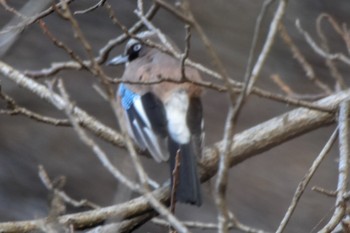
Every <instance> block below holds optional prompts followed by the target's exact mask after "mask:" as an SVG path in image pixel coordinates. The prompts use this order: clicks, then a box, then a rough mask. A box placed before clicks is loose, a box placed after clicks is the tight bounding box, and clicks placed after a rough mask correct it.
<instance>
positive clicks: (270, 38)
mask: <svg viewBox="0 0 350 233" xmlns="http://www.w3.org/2000/svg"><path fill="white" fill-rule="evenodd" d="M286 6H287V1H286V0H280V1H279V4H278V6H277V9H276V11H275V14H274V17H273V19H272V21H271V23H270V28H269V32H268V34H267V37H266V40H265V43H264V46H263V48H262V50H261V52H260V54H259V56H258V59H257V61H256V63H255V65H254V67H253V70H252V74H251V77H250V80H249V86H248V89H247V93H250V92H251V90H252V87H253V86H254V84H255V82H256V80H257V79H258V76H259V74H260V71H261V69H262V67H263V65H264V64H265V61H266V58H267V55H268V54H269V52H270V50H271V47H272V45H273V42H274V40H275V37H276V32H277V28H278V25H279V23H280V22H281V20H282V17H283V15H284V12H285V9H286Z"/></svg>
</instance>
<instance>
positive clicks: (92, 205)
mask: <svg viewBox="0 0 350 233" xmlns="http://www.w3.org/2000/svg"><path fill="white" fill-rule="evenodd" d="M38 168H39V177H40V179H41V181H42V182H43V184H44V185H45V187H46V188H47V189H48V190H50V191H52V192H55V193H56V194H57V195H59V196H60V197H61V198H62V200H64V201H65V202H66V203H68V204H70V205H72V206H74V207H83V206H85V207H89V208H92V209H97V208H100V206H98V205H96V204H95V203H92V202H90V201H88V200H85V199H84V200H80V201H77V200H75V199H73V198H71V197H70V196H68V195H67V194H66V193H65V192H64V191H62V190H60V189H56V188H55V187H54V185H53V184H52V181H51V180H50V178H49V176H48V174H47V172H46V171H45V169H44V167H43V166H42V165H39V167H38Z"/></svg>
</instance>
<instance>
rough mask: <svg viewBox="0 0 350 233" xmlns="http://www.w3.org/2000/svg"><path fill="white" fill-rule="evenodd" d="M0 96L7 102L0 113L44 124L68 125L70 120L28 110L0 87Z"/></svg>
mask: <svg viewBox="0 0 350 233" xmlns="http://www.w3.org/2000/svg"><path fill="white" fill-rule="evenodd" d="M0 98H1V99H3V100H5V101H6V103H7V109H8V110H3V109H1V110H0V114H8V115H22V116H25V117H28V118H30V119H33V120H35V121H38V122H42V123H45V124H50V125H54V126H70V125H71V124H70V122H69V120H67V119H57V118H53V117H49V116H44V115H41V114H39V113H36V112H33V111H30V110H29V109H27V108H24V107H21V106H19V105H18V104H17V103H16V101H15V100H14V99H12V98H11V97H10V96H9V95H6V94H5V93H4V92H2V91H1V87H0Z"/></svg>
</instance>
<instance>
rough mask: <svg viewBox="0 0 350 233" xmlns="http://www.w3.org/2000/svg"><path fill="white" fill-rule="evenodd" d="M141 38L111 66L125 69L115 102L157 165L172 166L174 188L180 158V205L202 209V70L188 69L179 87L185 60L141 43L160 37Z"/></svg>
mask: <svg viewBox="0 0 350 233" xmlns="http://www.w3.org/2000/svg"><path fill="white" fill-rule="evenodd" d="M137 38H138V39H135V38H131V39H129V41H128V42H127V44H126V46H125V50H124V53H123V54H121V55H119V56H116V57H114V58H112V59H111V60H109V61H108V62H107V65H120V64H124V65H125V68H124V73H123V75H122V77H121V84H119V87H118V91H117V93H116V97H117V100H118V102H119V104H120V109H122V112H123V118H124V120H125V121H126V126H127V132H128V134H129V136H130V138H132V139H133V141H134V142H135V144H136V145H137V146H138V147H139V148H140V149H141V150H145V151H146V150H147V151H148V152H149V153H150V154H151V156H152V157H153V158H154V160H155V161H157V162H167V161H168V162H169V165H170V178H171V186H170V187H172V186H173V182H174V181H173V180H174V178H173V175H172V172H173V170H174V168H175V165H176V155H177V153H179V157H180V159H179V160H180V166H179V169H178V170H179V171H178V179H177V182H176V184H177V186H176V189H175V190H176V192H175V194H176V196H175V198H176V201H177V202H180V203H187V204H191V205H196V206H200V205H201V204H202V194H201V188H200V180H199V175H198V169H197V160H198V159H199V158H200V157H201V155H202V149H203V141H204V119H203V107H202V102H201V96H202V92H203V90H202V88H201V87H199V86H198V85H195V84H194V83H193V82H199V81H201V80H202V78H201V76H200V74H199V72H198V70H196V69H194V68H192V67H189V66H185V67H184V73H185V78H186V80H187V82H179V81H180V80H183V77H182V76H183V72H182V71H181V68H182V65H181V64H182V63H181V61H180V60H179V59H176V58H174V57H172V56H170V55H168V54H166V53H164V52H162V51H160V50H159V49H157V48H154V47H150V46H148V45H146V44H145V43H144V42H143V41H147V40H149V41H152V42H154V43H158V44H159V43H161V40H160V39H159V37H158V34H157V33H155V32H152V31H143V32H140V33H138V34H137ZM161 79H166V80H168V81H162V82H161V81H160V80H161ZM169 80H171V81H169ZM123 82H124V83H123ZM141 82H150V83H151V84H142V83H141ZM152 82H153V84H152ZM132 83H137V84H132Z"/></svg>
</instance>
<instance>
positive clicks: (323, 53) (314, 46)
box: [295, 20, 350, 65]
mask: <svg viewBox="0 0 350 233" xmlns="http://www.w3.org/2000/svg"><path fill="white" fill-rule="evenodd" d="M295 25H296V27H297V29H298V30H299V32H300V33H301V34H302V35H303V36H304V38H305V40H306V42H307V43H308V44H309V45H310V47H311V48H312V49H313V50H314V51H315V52H316V53H317V54H318V55H320V56H321V57H323V58H327V59H330V60H339V61H342V62H343V63H345V64H347V65H350V58H348V57H347V56H345V55H344V54H342V53H333V54H331V53H328V52H327V51H324V50H323V49H322V48H320V47H319V46H318V45H317V44H316V42H315V41H314V40H313V39H312V37H311V36H310V35H309V33H307V32H306V31H305V30H304V29H303V28H302V27H301V25H300V21H299V20H296V21H295Z"/></svg>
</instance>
